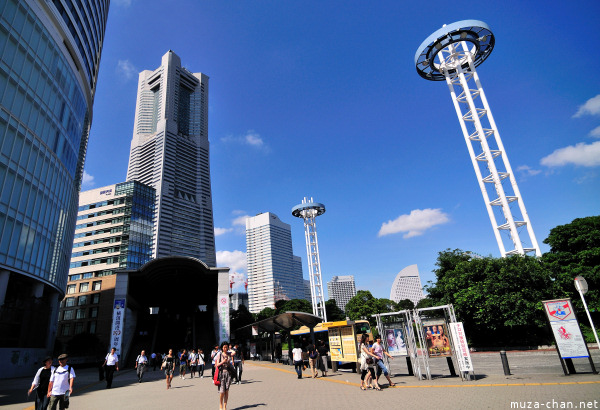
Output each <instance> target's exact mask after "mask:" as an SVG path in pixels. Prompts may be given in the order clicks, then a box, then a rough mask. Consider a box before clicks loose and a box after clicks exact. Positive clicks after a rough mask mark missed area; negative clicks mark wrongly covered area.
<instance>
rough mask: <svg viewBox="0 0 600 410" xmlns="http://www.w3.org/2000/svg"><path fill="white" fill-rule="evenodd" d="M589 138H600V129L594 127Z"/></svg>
mask: <svg viewBox="0 0 600 410" xmlns="http://www.w3.org/2000/svg"><path fill="white" fill-rule="evenodd" d="M589 135H590V137H594V138H600V127H596V128H594V129H593V130H591V131H590V134H589Z"/></svg>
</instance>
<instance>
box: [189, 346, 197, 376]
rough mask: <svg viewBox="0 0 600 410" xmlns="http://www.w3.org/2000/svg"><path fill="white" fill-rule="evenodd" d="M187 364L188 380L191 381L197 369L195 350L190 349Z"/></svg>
mask: <svg viewBox="0 0 600 410" xmlns="http://www.w3.org/2000/svg"><path fill="white" fill-rule="evenodd" d="M188 363H189V364H190V378H192V379H193V378H194V373H196V369H197V368H198V354H197V353H196V349H192V353H190V357H189V359H188Z"/></svg>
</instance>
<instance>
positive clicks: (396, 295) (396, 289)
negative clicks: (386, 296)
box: [390, 265, 425, 305]
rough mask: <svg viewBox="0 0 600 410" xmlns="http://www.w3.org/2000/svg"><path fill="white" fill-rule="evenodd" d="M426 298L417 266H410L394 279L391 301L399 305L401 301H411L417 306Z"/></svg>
mask: <svg viewBox="0 0 600 410" xmlns="http://www.w3.org/2000/svg"><path fill="white" fill-rule="evenodd" d="M424 297H425V296H424V295H423V286H422V285H421V276H420V275H419V269H418V268H417V265H410V266H407V267H406V268H404V269H402V270H401V271H400V272H399V273H398V275H396V279H394V284H393V285H392V290H391V292H390V300H393V301H394V302H396V303H398V302H400V301H401V300H404V299H410V300H411V301H412V302H413V303H414V304H415V305H416V304H417V303H418V302H419V301H420V300H421V299H423V298H424Z"/></svg>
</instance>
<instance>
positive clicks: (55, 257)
mask: <svg viewBox="0 0 600 410" xmlns="http://www.w3.org/2000/svg"><path fill="white" fill-rule="evenodd" d="M109 4H110V1H109V0H94V1H92V0H78V1H72V0H62V1H58V0H54V1H41V0H2V1H0V50H1V51H0V190H1V192H2V195H0V238H1V239H0V361H1V362H2V363H3V367H2V372H0V378H12V377H22V376H25V375H27V376H29V375H31V374H32V372H35V370H36V369H38V368H39V366H40V361H41V360H42V359H43V358H44V357H45V356H46V355H48V354H49V353H52V350H53V345H54V340H55V337H56V323H57V317H58V305H59V301H60V300H61V299H62V298H63V296H64V294H65V288H66V286H67V272H68V270H69V256H70V253H71V245H72V244H73V228H74V226H75V218H76V216H77V199H78V197H77V196H78V194H79V189H80V187H81V180H82V176H83V166H84V163H85V154H86V150H87V146H88V138H89V133H90V127H91V124H92V118H93V111H92V106H93V102H94V95H95V93H96V81H97V79H98V69H99V65H100V56H101V53H102V46H103V44H104V31H105V28H106V22H107V18H108V8H109Z"/></svg>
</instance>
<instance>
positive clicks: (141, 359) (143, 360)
mask: <svg viewBox="0 0 600 410" xmlns="http://www.w3.org/2000/svg"><path fill="white" fill-rule="evenodd" d="M147 364H148V358H147V357H146V351H145V350H142V353H140V354H139V355H138V357H137V358H136V359H135V369H136V370H137V377H138V383H141V382H142V378H143V377H144V372H145V371H146V365H147Z"/></svg>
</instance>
